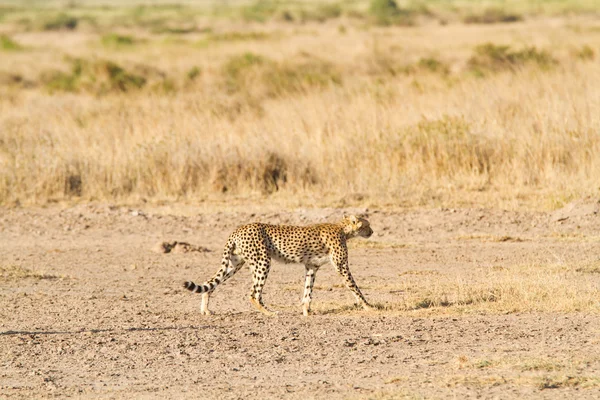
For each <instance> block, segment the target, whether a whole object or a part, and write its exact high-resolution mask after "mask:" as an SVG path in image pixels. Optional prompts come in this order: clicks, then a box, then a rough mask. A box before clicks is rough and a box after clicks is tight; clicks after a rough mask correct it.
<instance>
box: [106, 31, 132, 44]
mask: <svg viewBox="0 0 600 400" xmlns="http://www.w3.org/2000/svg"><path fill="white" fill-rule="evenodd" d="M100 41H101V42H102V44H103V45H104V46H106V47H127V46H132V45H134V44H135V43H136V40H135V39H134V38H133V37H132V36H129V35H119V34H117V33H107V34H106V35H104V36H102V39H100Z"/></svg>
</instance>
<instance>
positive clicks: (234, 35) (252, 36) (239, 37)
mask: <svg viewBox="0 0 600 400" xmlns="http://www.w3.org/2000/svg"><path fill="white" fill-rule="evenodd" d="M269 37H270V35H269V34H268V33H266V32H256V31H254V32H223V33H211V34H209V35H208V37H207V40H208V41H215V42H237V41H247V40H264V39H267V38H269Z"/></svg>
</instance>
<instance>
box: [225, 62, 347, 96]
mask: <svg viewBox="0 0 600 400" xmlns="http://www.w3.org/2000/svg"><path fill="white" fill-rule="evenodd" d="M223 69H224V75H225V84H226V87H227V89H228V90H229V91H230V92H249V91H251V90H252V91H254V92H259V93H260V94H261V95H266V96H276V95H282V94H286V93H295V92H299V91H302V90H304V89H307V88H322V87H325V86H327V85H329V84H332V83H333V84H340V83H341V77H340V74H339V73H338V72H337V70H336V69H335V68H334V67H333V66H332V65H331V64H329V63H327V62H323V61H320V60H310V61H307V62H301V63H297V64H294V63H276V62H274V61H271V60H268V59H266V58H264V57H262V56H258V55H256V54H253V53H245V54H242V55H240V56H235V57H232V58H231V59H230V60H229V61H228V62H227V63H226V64H225V66H224V68H223Z"/></svg>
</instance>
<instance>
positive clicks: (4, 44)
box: [0, 35, 23, 51]
mask: <svg viewBox="0 0 600 400" xmlns="http://www.w3.org/2000/svg"><path fill="white" fill-rule="evenodd" d="M21 49H23V47H22V46H21V45H20V44H19V43H17V42H15V41H14V40H12V39H11V38H10V36H8V35H0V50H4V51H16V50H21Z"/></svg>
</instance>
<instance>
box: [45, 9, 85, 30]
mask: <svg viewBox="0 0 600 400" xmlns="http://www.w3.org/2000/svg"><path fill="white" fill-rule="evenodd" d="M78 23H79V20H78V19H77V18H76V17H74V16H72V15H68V14H65V13H60V14H56V15H54V16H51V17H49V18H47V19H46V20H44V21H43V23H42V29H43V30H45V31H59V30H74V29H75V28H77V24H78Z"/></svg>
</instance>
